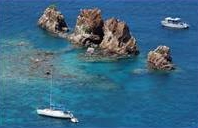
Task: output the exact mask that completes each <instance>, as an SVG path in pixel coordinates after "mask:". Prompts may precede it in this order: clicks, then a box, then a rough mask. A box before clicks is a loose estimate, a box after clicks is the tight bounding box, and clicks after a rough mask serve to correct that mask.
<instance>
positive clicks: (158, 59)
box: [147, 46, 175, 70]
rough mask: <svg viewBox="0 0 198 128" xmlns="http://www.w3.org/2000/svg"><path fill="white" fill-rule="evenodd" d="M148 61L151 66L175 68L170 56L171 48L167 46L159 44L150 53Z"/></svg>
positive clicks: (165, 68) (163, 68)
mask: <svg viewBox="0 0 198 128" xmlns="http://www.w3.org/2000/svg"><path fill="white" fill-rule="evenodd" d="M147 62H148V66H149V68H152V69H158V70H173V69H175V67H174V65H173V64H172V58H171V56H170V48H169V47H167V46H158V47H157V48H156V49H155V50H154V51H150V52H149V53H148V57H147Z"/></svg>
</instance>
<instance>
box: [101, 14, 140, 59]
mask: <svg viewBox="0 0 198 128" xmlns="http://www.w3.org/2000/svg"><path fill="white" fill-rule="evenodd" d="M103 30H104V37H103V40H102V42H101V44H100V47H101V48H102V49H104V50H105V51H107V52H108V53H113V54H118V55H129V54H132V55H137V54H138V53H139V51H138V49H137V45H136V40H135V38H134V37H133V36H131V34H130V31H129V28H128V26H127V25H126V23H124V22H121V21H119V20H117V19H115V18H111V19H108V20H107V21H105V23H104V27H103Z"/></svg>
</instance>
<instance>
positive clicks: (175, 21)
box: [161, 17, 189, 29]
mask: <svg viewBox="0 0 198 128" xmlns="http://www.w3.org/2000/svg"><path fill="white" fill-rule="evenodd" d="M161 24H162V26H165V27H169V28H176V29H186V28H189V25H188V24H187V23H185V22H182V21H181V18H172V17H166V18H165V19H164V20H162V21H161Z"/></svg>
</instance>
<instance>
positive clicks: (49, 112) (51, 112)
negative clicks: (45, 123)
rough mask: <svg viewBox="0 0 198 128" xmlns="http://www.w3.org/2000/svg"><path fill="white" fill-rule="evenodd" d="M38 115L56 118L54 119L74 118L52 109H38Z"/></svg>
mask: <svg viewBox="0 0 198 128" xmlns="http://www.w3.org/2000/svg"><path fill="white" fill-rule="evenodd" d="M37 114H38V115H42V116H48V117H54V118H69V119H70V118H72V116H71V114H67V113H64V112H62V111H59V110H51V109H37Z"/></svg>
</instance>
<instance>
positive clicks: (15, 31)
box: [0, 0, 198, 128]
mask: <svg viewBox="0 0 198 128" xmlns="http://www.w3.org/2000/svg"><path fill="white" fill-rule="evenodd" d="M52 3H55V4H56V5H57V7H58V8H59V10H61V12H62V13H63V14H64V16H65V18H66V22H67V23H68V25H69V27H70V28H74V26H75V23H76V17H77V15H78V14H79V10H80V9H81V8H93V7H98V8H100V9H101V10H102V16H103V18H104V19H107V18H110V17H116V18H119V19H121V20H123V21H125V22H126V23H127V24H128V26H129V27H130V30H131V32H132V34H133V35H134V36H135V37H136V39H137V41H138V46H139V49H140V55H139V56H138V57H136V58H129V59H121V60H119V61H113V62H88V61H86V59H85V58H83V56H82V54H83V53H84V51H85V50H84V49H75V48H73V47H72V45H71V44H70V43H69V42H68V41H66V40H64V39H59V38H56V37H53V36H51V35H50V34H48V33H47V32H45V31H43V30H42V29H40V28H39V27H38V26H37V20H38V18H39V16H40V15H41V14H42V12H43V10H44V9H45V8H46V7H47V6H48V5H50V4H52ZM197 15H198V1H160V2H159V1H158V2H157V1H152V2H151V1H150V2H149V1H139V2H138V1H129V0H127V1H107V0H105V1H102V0H101V1H96V0H94V1H91V0H88V1H85V0H68V1H63V0H62V1H49V0H46V1H42V2H41V1H38V0H36V1H5V0H4V1H0V51H1V52H0V91H1V92H0V127H3V126H6V127H10V128H14V127H16V126H18V127H26V126H32V127H39V126H40V127H41V126H42V127H44V126H46V127H152V128H154V127H157V128H165V127H166V128H167V127H168V128H170V127H178V128H181V127H182V128H183V127H189V128H195V127H198V78H197V76H198V59H197V55H198V26H197V25H198V18H197ZM167 16H173V17H181V18H182V19H184V20H185V21H186V22H188V23H189V24H190V29H188V30H172V29H166V28H162V27H161V25H160V21H161V20H162V19H163V18H164V17H167ZM19 42H24V43H25V44H27V46H17V44H18V43H19ZM160 44H162V45H167V46H169V47H170V48H171V53H172V57H173V62H174V63H175V64H176V67H177V69H176V70H175V71H173V72H168V73H162V72H149V71H147V70H146V56H147V53H148V51H149V50H151V49H154V48H156V47H157V46H158V45H160ZM38 50H42V51H54V52H60V54H57V55H56V56H55V58H53V59H52V60H51V61H52V63H53V64H54V66H55V69H56V71H55V72H56V74H57V75H55V77H54V84H53V87H52V97H53V102H54V103H55V104H61V105H63V106H65V107H66V108H68V109H69V110H71V111H73V113H74V115H76V116H77V118H78V119H79V121H80V122H79V123H78V124H72V123H71V122H69V120H58V119H53V118H46V117H41V116H38V115H37V114H36V111H35V110H36V108H37V107H40V106H47V105H48V104H49V92H50V80H49V79H47V78H43V77H39V75H38V76H36V75H33V76H32V75H31V71H30V70H29V66H30V62H29V58H31V57H32V56H33V55H34V53H35V52H37V51H38ZM65 50H66V51H65ZM61 51H65V52H61ZM137 70H138V71H140V72H139V73H137ZM38 74H39V73H38ZM63 75H66V76H67V77H60V76H63Z"/></svg>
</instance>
